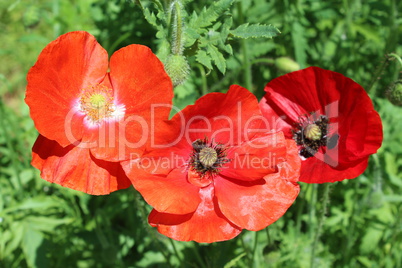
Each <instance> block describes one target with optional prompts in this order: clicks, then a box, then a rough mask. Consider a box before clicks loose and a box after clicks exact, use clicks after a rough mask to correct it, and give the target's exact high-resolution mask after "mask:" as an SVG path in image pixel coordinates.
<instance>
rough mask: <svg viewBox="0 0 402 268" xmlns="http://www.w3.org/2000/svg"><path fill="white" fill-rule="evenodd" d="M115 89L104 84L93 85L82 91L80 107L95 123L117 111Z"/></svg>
mask: <svg viewBox="0 0 402 268" xmlns="http://www.w3.org/2000/svg"><path fill="white" fill-rule="evenodd" d="M112 93H113V91H112V89H110V88H108V87H106V86H104V85H99V84H97V85H91V86H88V87H86V88H84V89H83V90H82V91H81V96H80V109H81V112H83V113H85V114H86V116H87V118H88V119H89V120H90V121H91V122H92V123H95V124H100V123H101V122H102V120H103V119H106V118H108V117H110V116H111V114H112V113H113V112H114V111H115V108H114V104H113V94H112Z"/></svg>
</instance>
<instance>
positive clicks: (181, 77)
mask: <svg viewBox="0 0 402 268" xmlns="http://www.w3.org/2000/svg"><path fill="white" fill-rule="evenodd" d="M165 70H166V72H167V73H168V75H169V76H170V79H172V83H173V86H174V87H176V86H178V85H181V84H183V83H184V82H185V81H186V79H187V76H188V75H189V73H190V66H189V65H188V62H187V59H186V57H184V56H183V55H170V56H169V57H168V59H167V60H166V63H165Z"/></svg>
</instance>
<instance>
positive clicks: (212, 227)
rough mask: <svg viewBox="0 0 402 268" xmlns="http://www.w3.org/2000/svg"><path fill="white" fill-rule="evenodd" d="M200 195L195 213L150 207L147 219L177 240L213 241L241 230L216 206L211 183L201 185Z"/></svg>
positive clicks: (159, 229)
mask: <svg viewBox="0 0 402 268" xmlns="http://www.w3.org/2000/svg"><path fill="white" fill-rule="evenodd" d="M200 197H201V203H200V205H199V206H198V208H197V210H196V211H195V212H194V213H191V214H186V215H174V214H168V213H161V212H158V211H157V210H153V211H152V212H151V214H150V215H149V217H148V222H149V223H150V224H151V225H152V226H153V227H157V228H158V232H160V233H161V234H163V235H166V236H167V237H170V238H173V239H175V240H179V241H196V242H199V243H212V242H217V241H224V240H229V239H232V238H234V237H236V236H237V235H238V234H240V232H241V228H239V227H238V226H236V225H234V224H232V223H230V222H229V221H228V220H227V219H226V217H225V216H224V215H223V214H222V213H221V211H220V210H219V207H218V204H217V202H216V199H215V198H214V189H213V186H212V185H210V186H208V187H206V188H202V189H200Z"/></svg>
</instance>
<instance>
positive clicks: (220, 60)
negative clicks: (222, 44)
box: [207, 45, 226, 74]
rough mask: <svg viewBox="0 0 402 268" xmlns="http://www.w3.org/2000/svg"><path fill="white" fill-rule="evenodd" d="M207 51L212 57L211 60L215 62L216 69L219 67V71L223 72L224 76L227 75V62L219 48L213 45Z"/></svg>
mask: <svg viewBox="0 0 402 268" xmlns="http://www.w3.org/2000/svg"><path fill="white" fill-rule="evenodd" d="M207 51H208V54H209V55H211V58H212V60H213V61H214V63H215V65H216V67H218V69H219V71H221V73H222V74H225V72H226V60H225V58H224V57H223V55H222V53H220V52H219V50H218V48H217V47H216V46H213V45H208V47H207Z"/></svg>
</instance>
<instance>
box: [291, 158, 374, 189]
mask: <svg viewBox="0 0 402 268" xmlns="http://www.w3.org/2000/svg"><path fill="white" fill-rule="evenodd" d="M367 165H368V156H367V157H366V158H364V159H363V160H362V161H361V162H359V163H356V164H354V165H353V166H352V167H348V168H346V169H343V170H342V169H335V168H333V167H331V166H330V165H328V164H327V163H325V162H323V161H321V160H319V159H317V158H315V157H310V158H309V159H307V160H306V161H305V162H303V164H302V168H301V172H300V179H299V180H300V181H302V182H306V183H325V182H336V181H342V180H345V179H353V178H356V177H358V176H359V175H361V174H362V173H363V172H364V171H365V170H366V168H367Z"/></svg>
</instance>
